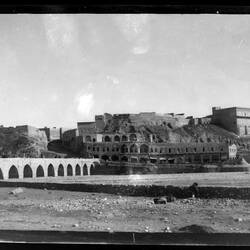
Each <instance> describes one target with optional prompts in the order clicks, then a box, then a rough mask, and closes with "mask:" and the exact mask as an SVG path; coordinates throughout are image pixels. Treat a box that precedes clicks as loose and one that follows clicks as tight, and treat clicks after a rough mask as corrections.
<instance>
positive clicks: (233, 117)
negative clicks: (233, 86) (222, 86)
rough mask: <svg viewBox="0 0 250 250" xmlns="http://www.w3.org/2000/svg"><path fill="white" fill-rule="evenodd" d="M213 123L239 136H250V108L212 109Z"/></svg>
mask: <svg viewBox="0 0 250 250" xmlns="http://www.w3.org/2000/svg"><path fill="white" fill-rule="evenodd" d="M212 123H213V124H215V125H218V126H221V127H222V128H224V129H226V130H228V131H231V132H234V133H235V134H237V135H239V136H248V135H250V108H240V107H231V108H225V109H221V108H220V107H213V108H212Z"/></svg>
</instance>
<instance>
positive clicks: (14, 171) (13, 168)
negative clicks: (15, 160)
mask: <svg viewBox="0 0 250 250" xmlns="http://www.w3.org/2000/svg"><path fill="white" fill-rule="evenodd" d="M18 178H19V174H18V170H17V168H16V166H14V165H12V166H11V168H10V169H9V179H18Z"/></svg>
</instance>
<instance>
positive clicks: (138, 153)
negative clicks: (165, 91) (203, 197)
mask: <svg viewBox="0 0 250 250" xmlns="http://www.w3.org/2000/svg"><path fill="white" fill-rule="evenodd" d="M83 150H84V151H83V154H84V156H85V157H87V158H92V157H94V158H99V159H102V160H104V161H113V162H115V161H117V162H118V161H121V162H131V163H147V162H151V163H156V164H162V163H164V164H165V163H169V164H176V163H213V162H220V161H224V160H227V159H229V150H231V148H230V146H229V145H228V144H222V143H221V144H219V143H152V142H139V141H117V142H115V141H109V142H107V141H106V142H99V143H98V142H88V143H85V147H84V149H83ZM233 150H235V148H233ZM236 150H237V149H236ZM230 152H231V151H230Z"/></svg>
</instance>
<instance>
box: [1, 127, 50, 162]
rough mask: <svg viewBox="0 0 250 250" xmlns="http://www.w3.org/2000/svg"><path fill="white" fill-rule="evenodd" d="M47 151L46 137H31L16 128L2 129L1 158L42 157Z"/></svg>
mask: <svg viewBox="0 0 250 250" xmlns="http://www.w3.org/2000/svg"><path fill="white" fill-rule="evenodd" d="M43 150H47V138H46V136H29V135H27V134H25V133H21V132H18V131H17V130H16V129H15V128H8V129H2V128H1V129H0V157H24V156H25V157H40V155H41V151H43Z"/></svg>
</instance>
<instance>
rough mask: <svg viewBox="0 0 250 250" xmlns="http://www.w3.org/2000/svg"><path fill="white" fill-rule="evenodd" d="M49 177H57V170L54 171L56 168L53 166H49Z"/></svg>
mask: <svg viewBox="0 0 250 250" xmlns="http://www.w3.org/2000/svg"><path fill="white" fill-rule="evenodd" d="M49 176H55V170H54V166H53V165H52V164H49V166H48V177H49Z"/></svg>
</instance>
